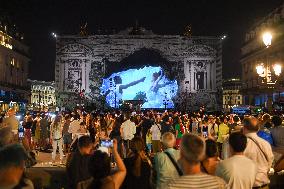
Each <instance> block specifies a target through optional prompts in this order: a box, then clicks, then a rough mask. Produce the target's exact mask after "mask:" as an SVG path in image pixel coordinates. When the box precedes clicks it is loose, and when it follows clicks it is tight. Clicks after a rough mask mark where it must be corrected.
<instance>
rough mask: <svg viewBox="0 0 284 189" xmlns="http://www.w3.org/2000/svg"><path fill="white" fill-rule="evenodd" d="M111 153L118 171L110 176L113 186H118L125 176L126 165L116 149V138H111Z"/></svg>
mask: <svg viewBox="0 0 284 189" xmlns="http://www.w3.org/2000/svg"><path fill="white" fill-rule="evenodd" d="M112 153H113V156H114V159H115V161H116V164H117V169H118V171H117V172H116V173H114V174H113V175H112V176H111V177H112V180H113V182H114V184H115V188H120V186H121V185H122V183H123V181H124V178H125V176H126V167H125V165H124V163H123V161H122V159H121V157H120V155H119V153H118V151H117V140H116V139H114V140H113V148H112Z"/></svg>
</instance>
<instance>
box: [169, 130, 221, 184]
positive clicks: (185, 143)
mask: <svg viewBox="0 0 284 189" xmlns="http://www.w3.org/2000/svg"><path fill="white" fill-rule="evenodd" d="M204 156H205V142H204V141H203V139H202V138H200V137H199V136H197V135H193V134H184V135H183V137H182V140H181V148H180V164H181V167H182V170H183V174H184V175H183V176H181V177H179V178H175V179H173V180H171V181H170V182H169V183H168V184H167V185H166V186H165V187H164V188H165V189H179V188H180V189H182V188H188V187H190V188H199V189H203V188H204V189H205V188H206V189H207V188H216V189H222V188H226V183H225V182H224V180H222V179H221V178H219V177H217V176H212V175H208V174H206V173H202V170H201V161H202V160H203V159H204Z"/></svg>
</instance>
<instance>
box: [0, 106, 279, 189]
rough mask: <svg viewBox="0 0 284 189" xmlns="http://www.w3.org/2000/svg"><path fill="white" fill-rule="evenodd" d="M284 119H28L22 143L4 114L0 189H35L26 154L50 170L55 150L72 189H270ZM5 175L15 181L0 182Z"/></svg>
mask: <svg viewBox="0 0 284 189" xmlns="http://www.w3.org/2000/svg"><path fill="white" fill-rule="evenodd" d="M282 120H283V118H282V117H280V116H276V115H274V116H270V115H269V114H264V115H258V116H249V115H247V116H242V117H239V116H237V115H225V114H222V115H220V116H215V115H207V114H206V113H205V112H203V111H200V112H196V113H181V112H175V111H164V112H159V111H153V110H151V111H150V110H149V111H145V112H139V113H136V112H129V111H128V112H121V111H113V112H108V113H102V112H99V113H97V112H90V113H87V112H83V111H81V110H76V111H74V112H59V113H57V115H56V116H55V117H49V116H48V115H47V114H37V115H36V116H34V117H33V115H30V114H29V113H27V114H26V116H25V118H24V120H23V122H22V126H23V128H24V134H23V136H22V137H19V133H18V132H19V129H18V125H19V124H18V122H17V119H16V118H15V112H14V111H13V110H9V111H8V113H7V115H6V116H5V117H3V118H1V120H0V146H1V147H0V162H1V164H0V188H1V187H2V186H3V187H7V186H13V187H8V188H16V186H17V188H24V187H26V188H27V187H30V188H32V182H31V181H30V180H29V179H28V178H26V177H25V176H24V162H26V161H27V160H28V159H30V158H31V157H30V153H27V155H25V153H24V151H26V152H34V153H35V154H36V153H37V151H46V150H48V149H52V153H51V158H52V161H53V164H54V165H56V162H55V160H56V155H57V150H58V152H59V159H60V164H64V165H66V174H67V179H68V182H67V183H68V188H71V189H73V188H79V189H92V188H101V189H109V188H110V189H111V188H116V189H118V188H125V189H128V188H129V189H133V188H136V189H139V188H158V189H160V188H161V189H163V188H169V189H174V188H175V189H178V188H237V189H239V188H244V189H246V188H269V183H270V180H269V175H270V174H274V173H275V172H279V171H281V170H283V169H284V160H283V159H284V158H283V154H284V134H283V133H284V127H283V125H282ZM17 124H18V125H17ZM16 125H17V126H16ZM19 148H21V149H22V150H19ZM15 153H19V155H16V156H17V157H16V158H14V159H13V158H9V157H10V156H15ZM7 170H9V171H10V172H9V173H10V174H11V175H12V174H13V173H15V172H16V173H18V174H17V175H18V177H14V179H8V178H7V177H2V176H1V175H3V174H5V173H6V172H7ZM19 186H24V187H19Z"/></svg>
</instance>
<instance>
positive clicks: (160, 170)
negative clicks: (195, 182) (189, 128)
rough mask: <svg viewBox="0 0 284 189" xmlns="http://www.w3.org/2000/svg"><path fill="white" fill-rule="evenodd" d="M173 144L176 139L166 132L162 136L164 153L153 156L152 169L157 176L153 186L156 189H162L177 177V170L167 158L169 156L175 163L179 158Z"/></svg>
mask: <svg viewBox="0 0 284 189" xmlns="http://www.w3.org/2000/svg"><path fill="white" fill-rule="evenodd" d="M175 144H176V139H175V135H174V134H172V133H170V132H167V133H164V134H163V135H162V147H163V149H164V152H158V153H157V154H156V155H155V156H154V166H155V167H154V168H155V171H156V174H157V178H156V179H157V180H156V183H155V184H156V185H157V188H158V189H159V188H161V189H162V188H164V187H165V186H166V185H167V182H168V181H169V180H170V179H174V178H177V177H179V173H178V170H177V168H176V167H175V165H174V163H173V162H172V160H171V159H170V158H169V156H171V157H172V158H173V159H174V160H175V162H177V161H178V159H179V157H180V153H179V151H178V150H175V149H174V146H175Z"/></svg>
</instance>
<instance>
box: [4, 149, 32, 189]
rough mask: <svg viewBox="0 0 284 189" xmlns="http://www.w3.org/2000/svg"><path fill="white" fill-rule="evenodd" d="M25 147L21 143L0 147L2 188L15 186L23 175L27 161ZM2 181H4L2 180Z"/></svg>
mask: <svg viewBox="0 0 284 189" xmlns="http://www.w3.org/2000/svg"><path fill="white" fill-rule="evenodd" d="M27 157H28V156H27V153H26V151H25V149H24V148H23V147H22V146H21V145H19V144H12V145H7V146H5V147H3V148H1V149H0V162H1V163H0V177H1V178H0V188H2V187H4V185H1V184H4V183H5V187H7V188H14V187H15V186H17V185H18V184H19V182H20V180H21V178H22V176H23V173H24V169H25V161H26V159H27ZM1 181H2V182H1Z"/></svg>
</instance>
